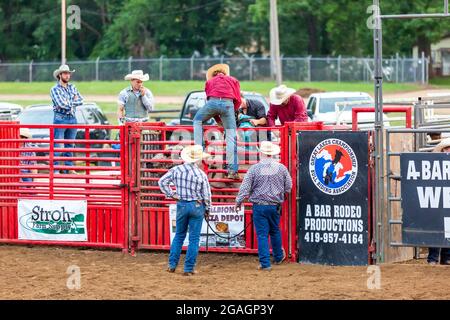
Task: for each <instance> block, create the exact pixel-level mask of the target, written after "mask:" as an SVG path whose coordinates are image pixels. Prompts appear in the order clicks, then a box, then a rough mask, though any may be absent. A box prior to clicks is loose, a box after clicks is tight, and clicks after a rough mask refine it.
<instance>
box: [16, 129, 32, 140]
mask: <svg viewBox="0 0 450 320" xmlns="http://www.w3.org/2000/svg"><path fill="white" fill-rule="evenodd" d="M19 135H20V136H21V137H25V138H27V139H31V138H32V135H31V131H30V129H28V128H20V130H19Z"/></svg>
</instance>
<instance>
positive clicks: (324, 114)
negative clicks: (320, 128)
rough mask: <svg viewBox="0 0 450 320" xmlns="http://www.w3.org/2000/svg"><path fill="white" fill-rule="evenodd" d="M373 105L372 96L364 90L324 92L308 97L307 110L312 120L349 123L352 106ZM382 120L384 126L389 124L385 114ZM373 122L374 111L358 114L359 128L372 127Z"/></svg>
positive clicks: (350, 122)
mask: <svg viewBox="0 0 450 320" xmlns="http://www.w3.org/2000/svg"><path fill="white" fill-rule="evenodd" d="M374 105H375V102H374V100H373V99H372V97H371V96H370V95H369V94H367V93H365V92H324V93H314V94H312V95H311V96H310V97H309V100H308V105H307V111H308V116H309V118H310V119H311V120H312V121H322V122H324V123H325V124H343V125H351V124H352V108H353V107H373V106H374ZM383 121H384V125H385V126H386V127H389V126H390V123H389V118H388V117H387V116H386V115H385V114H384V115H383ZM374 122H375V114H374V113H360V114H359V115H358V124H359V125H358V127H359V128H360V129H372V128H374Z"/></svg>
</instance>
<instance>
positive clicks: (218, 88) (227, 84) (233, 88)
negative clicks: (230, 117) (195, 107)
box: [205, 74, 241, 110]
mask: <svg viewBox="0 0 450 320" xmlns="http://www.w3.org/2000/svg"><path fill="white" fill-rule="evenodd" d="M205 92H206V97H207V98H210V97H215V98H229V99H232V100H233V103H234V110H238V109H239V107H240V106H241V86H240V84H239V81H237V80H236V79H235V78H233V77H230V76H225V75H222V74H218V75H217V76H215V77H214V78H212V79H209V80H208V81H206V84H205Z"/></svg>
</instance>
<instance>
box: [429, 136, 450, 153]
mask: <svg viewBox="0 0 450 320" xmlns="http://www.w3.org/2000/svg"><path fill="white" fill-rule="evenodd" d="M447 147H450V138H446V139H444V140H442V141H441V142H440V143H439V144H438V145H437V146H436V147H435V148H434V149H433V152H442V150H443V149H445V148H447Z"/></svg>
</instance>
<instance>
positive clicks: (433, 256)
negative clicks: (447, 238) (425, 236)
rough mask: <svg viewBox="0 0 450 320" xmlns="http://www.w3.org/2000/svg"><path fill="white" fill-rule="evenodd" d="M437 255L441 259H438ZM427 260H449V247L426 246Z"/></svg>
mask: <svg viewBox="0 0 450 320" xmlns="http://www.w3.org/2000/svg"><path fill="white" fill-rule="evenodd" d="M439 255H440V256H441V261H439ZM427 261H428V262H437V263H439V262H447V261H450V249H449V248H428V258H427Z"/></svg>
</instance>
